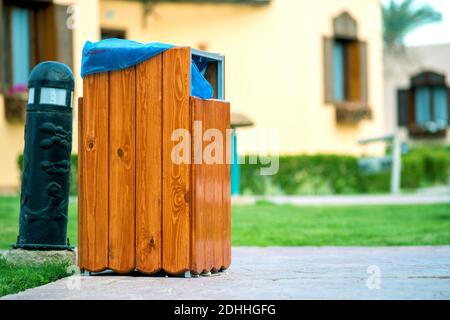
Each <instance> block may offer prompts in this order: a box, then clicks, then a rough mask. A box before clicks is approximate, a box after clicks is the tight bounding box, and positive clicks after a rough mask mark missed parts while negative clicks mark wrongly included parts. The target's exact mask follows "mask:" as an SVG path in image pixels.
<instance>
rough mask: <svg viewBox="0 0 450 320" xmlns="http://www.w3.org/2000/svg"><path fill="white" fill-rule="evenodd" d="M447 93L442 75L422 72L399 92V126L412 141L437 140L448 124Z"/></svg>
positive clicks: (443, 133)
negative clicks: (422, 139)
mask: <svg viewBox="0 0 450 320" xmlns="http://www.w3.org/2000/svg"><path fill="white" fill-rule="evenodd" d="M448 93H449V89H448V87H447V85H446V80H445V76H444V75H440V74H438V73H435V72H429V71H427V72H422V73H420V74H418V75H416V76H414V77H412V78H411V85H410V88H409V89H400V90H398V93H397V95H398V125H399V126H403V127H407V128H408V130H409V134H410V135H411V136H412V137H426V136H428V137H440V136H443V135H445V133H446V131H447V128H448V124H449V97H448Z"/></svg>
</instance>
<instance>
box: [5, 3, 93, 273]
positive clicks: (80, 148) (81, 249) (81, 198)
mask: <svg viewBox="0 0 450 320" xmlns="http://www.w3.org/2000/svg"><path fill="white" fill-rule="evenodd" d="M0 6H1V4H0ZM83 153H84V147H83V98H81V97H80V98H78V266H79V267H80V269H81V268H82V267H83V265H84V262H83V260H84V254H85V253H86V248H85V247H83V246H85V244H86V242H85V241H84V237H85V230H84V223H83V222H84V221H83V216H84V212H83V205H84V191H83Z"/></svg>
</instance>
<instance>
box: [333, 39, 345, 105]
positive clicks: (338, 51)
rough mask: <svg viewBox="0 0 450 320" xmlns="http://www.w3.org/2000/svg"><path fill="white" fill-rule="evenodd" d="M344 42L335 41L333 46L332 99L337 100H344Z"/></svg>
mask: <svg viewBox="0 0 450 320" xmlns="http://www.w3.org/2000/svg"><path fill="white" fill-rule="evenodd" d="M344 50H345V48H344V43H343V42H341V41H335V42H334V46H333V78H334V79H333V80H334V99H335V101H337V102H340V101H344V100H345V60H344V59H345V54H344Z"/></svg>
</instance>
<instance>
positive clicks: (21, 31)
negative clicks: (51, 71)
mask: <svg viewBox="0 0 450 320" xmlns="http://www.w3.org/2000/svg"><path fill="white" fill-rule="evenodd" d="M11 20H12V22H11V26H12V34H11V42H12V69H13V72H12V73H13V85H17V84H25V85H26V84H27V83H28V74H29V72H30V19H29V12H28V10H26V9H22V8H13V9H12V14H11Z"/></svg>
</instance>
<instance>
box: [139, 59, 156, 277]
mask: <svg viewBox="0 0 450 320" xmlns="http://www.w3.org/2000/svg"><path fill="white" fill-rule="evenodd" d="M136 82H137V83H136V90H137V92H136V148H137V152H136V173H137V174H136V268H137V269H138V270H139V271H141V272H145V273H154V272H157V271H159V270H160V269H161V133H162V132H161V131H162V123H161V121H162V118H161V116H162V115H161V113H162V55H158V56H156V57H153V58H152V59H150V60H148V61H145V62H143V63H141V64H139V65H137V66H136Z"/></svg>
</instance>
